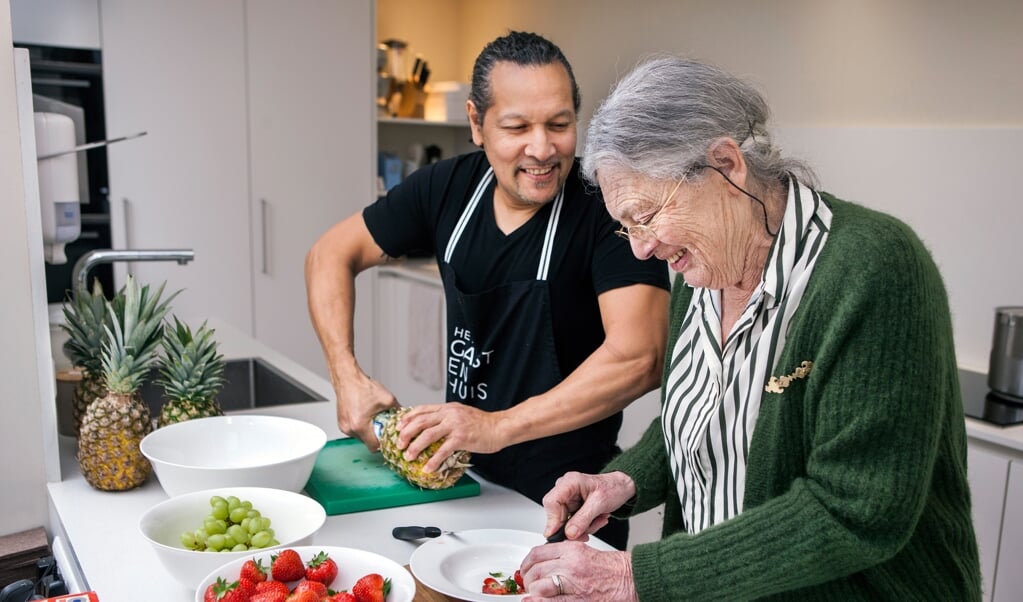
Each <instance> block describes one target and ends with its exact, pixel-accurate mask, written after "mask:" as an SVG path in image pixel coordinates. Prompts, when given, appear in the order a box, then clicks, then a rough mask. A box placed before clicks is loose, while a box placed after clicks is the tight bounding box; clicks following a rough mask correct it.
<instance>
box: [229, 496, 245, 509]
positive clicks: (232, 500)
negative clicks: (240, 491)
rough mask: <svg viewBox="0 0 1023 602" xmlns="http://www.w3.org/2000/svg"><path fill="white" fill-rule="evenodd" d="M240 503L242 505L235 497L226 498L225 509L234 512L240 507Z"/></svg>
mask: <svg viewBox="0 0 1023 602" xmlns="http://www.w3.org/2000/svg"><path fill="white" fill-rule="evenodd" d="M241 503H242V501H241V500H240V499H238V498H236V497H235V496H233V495H231V496H228V498H227V509H228V510H234V509H235V508H237V507H238V506H239V505H241Z"/></svg>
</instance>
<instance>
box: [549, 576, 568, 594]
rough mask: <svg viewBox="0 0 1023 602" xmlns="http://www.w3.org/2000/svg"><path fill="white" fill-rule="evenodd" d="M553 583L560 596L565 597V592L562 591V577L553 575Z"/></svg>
mask: <svg viewBox="0 0 1023 602" xmlns="http://www.w3.org/2000/svg"><path fill="white" fill-rule="evenodd" d="M551 581H553V582H554V587H556V588H558V595H559V596H564V595H565V590H563V589H561V575H551Z"/></svg>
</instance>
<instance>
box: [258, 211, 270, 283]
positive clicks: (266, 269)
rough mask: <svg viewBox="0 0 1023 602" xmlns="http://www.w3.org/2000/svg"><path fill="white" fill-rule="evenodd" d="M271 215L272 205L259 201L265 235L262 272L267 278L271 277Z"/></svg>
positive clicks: (260, 218)
mask: <svg viewBox="0 0 1023 602" xmlns="http://www.w3.org/2000/svg"><path fill="white" fill-rule="evenodd" d="M269 213H270V203H267V202H266V199H259V220H260V227H261V230H262V235H263V240H262V243H263V244H262V255H263V257H262V262H263V267H262V270H261V271H262V272H263V274H264V275H267V276H269V275H270V254H269V247H270V242H269V236H270V219H269Z"/></svg>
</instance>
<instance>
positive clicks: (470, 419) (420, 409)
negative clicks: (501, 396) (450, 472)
mask: <svg viewBox="0 0 1023 602" xmlns="http://www.w3.org/2000/svg"><path fill="white" fill-rule="evenodd" d="M501 416H502V414H501V412H486V411H483V410H478V409H476V408H473V407H471V406H467V405H465V404H461V403H454V402H452V403H440V404H430V405H422V406H416V407H414V408H412V410H411V411H410V412H408V413H407V414H405V415H404V416H402V418H401V421H399V422H398V431H399V433H400V434H399V436H398V447H399V448H401V449H404V450H405V459H406V460H414V459H415V458H416V457H418V456H419V454H420V453H421V452H422V451H423V450H424V449H426V448H427V447H429V446H430V445H431V444H432V443H433V442H434V441H437V440H439V439H441V438H444V443H443V444H441V446H440V448H439V449H438V450H437V452H436V453H435V454H434V455H433V457H432V458H430V461H429V462H427V463H426V466H425V467H424V469H425V470H426V472H434V471H436V470H437V469H439V468H440V466H441V463H442V462H443V461H444V460H445V459H446V458H447V457H448V456H450V455H451V454H453V453H455V452H456V451H460V450H464V451H468V452H476V453H481V454H491V453H494V452H496V451H500V450H501V449H503V448H504V447H505V445H506V444H505V443H504V439H503V438H502V437H501V433H500V425H501Z"/></svg>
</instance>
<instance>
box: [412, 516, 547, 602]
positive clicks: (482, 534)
mask: <svg viewBox="0 0 1023 602" xmlns="http://www.w3.org/2000/svg"><path fill="white" fill-rule="evenodd" d="M543 542H544V538H543V536H542V535H540V534H539V533H531V532H529V531H515V530H511V529H476V530H472V531H459V532H457V533H455V534H453V535H441V536H440V537H438V538H437V539H431V540H429V541H427V542H425V543H423V544H422V545H420V546H419V547H418V548H416V551H415V552H412V558H411V559H410V560H409V568H411V569H412V574H413V575H415V576H416V579H419V580H420V581H421V582H422V583H423V584H424V585H426V586H427V587H429V588H431V589H434V590H436V591H438V592H440V593H442V594H446V595H448V596H452V597H454V598H458V599H459V600H471V601H473V602H494V601H495V600H521V599H522V598H523V597H525V595H524V594H523V595H518V596H495V595H493V594H484V593H483V592H482V589H483V580H484V579H486V578H487V577H489V576H490V573H493V572H501V573H504V574H505V576H506V577H511V576H512V575H514V574H515V570H516V569H518V568H519V565H521V564H522V559H523V558H525V557H526V554H527V553H529V550H530V549H532V548H534V547H536V546H538V545H540V544H542V543H543Z"/></svg>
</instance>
